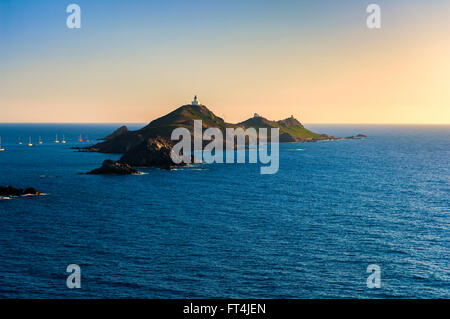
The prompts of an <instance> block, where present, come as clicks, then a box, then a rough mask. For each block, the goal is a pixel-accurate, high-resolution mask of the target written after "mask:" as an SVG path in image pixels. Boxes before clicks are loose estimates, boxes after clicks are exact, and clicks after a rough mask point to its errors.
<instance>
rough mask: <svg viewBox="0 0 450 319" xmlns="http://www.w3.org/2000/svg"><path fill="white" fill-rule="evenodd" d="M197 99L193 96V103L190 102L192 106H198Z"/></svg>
mask: <svg viewBox="0 0 450 319" xmlns="http://www.w3.org/2000/svg"><path fill="white" fill-rule="evenodd" d="M198 104H199V103H198V99H197V95H196V96H194V101H192V105H198Z"/></svg>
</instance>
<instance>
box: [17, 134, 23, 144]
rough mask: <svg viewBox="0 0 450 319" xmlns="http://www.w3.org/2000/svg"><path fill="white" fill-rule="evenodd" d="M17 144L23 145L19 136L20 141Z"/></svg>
mask: <svg viewBox="0 0 450 319" xmlns="http://www.w3.org/2000/svg"><path fill="white" fill-rule="evenodd" d="M17 144H19V145H22V141H21V139H20V136H19V141H18V142H17Z"/></svg>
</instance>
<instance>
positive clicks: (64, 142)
mask: <svg viewBox="0 0 450 319" xmlns="http://www.w3.org/2000/svg"><path fill="white" fill-rule="evenodd" d="M61 143H62V144H66V138H65V137H64V135H63V139H62V141H61Z"/></svg>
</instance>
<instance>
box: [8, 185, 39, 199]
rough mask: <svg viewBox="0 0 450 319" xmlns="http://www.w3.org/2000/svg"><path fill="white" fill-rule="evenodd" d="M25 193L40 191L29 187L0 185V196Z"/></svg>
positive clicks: (31, 193)
mask: <svg viewBox="0 0 450 319" xmlns="http://www.w3.org/2000/svg"><path fill="white" fill-rule="evenodd" d="M26 195H35V196H38V195H42V193H41V192H39V191H37V190H36V189H34V188H32V187H30V188H26V189H20V188H15V187H12V186H6V187H1V186H0V196H2V197H12V196H26Z"/></svg>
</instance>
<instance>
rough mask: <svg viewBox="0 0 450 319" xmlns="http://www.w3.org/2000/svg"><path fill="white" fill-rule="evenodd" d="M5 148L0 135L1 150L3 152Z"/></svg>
mask: <svg viewBox="0 0 450 319" xmlns="http://www.w3.org/2000/svg"><path fill="white" fill-rule="evenodd" d="M4 150H5V149H4V148H3V147H2V137H1V136H0V152H3V151H4Z"/></svg>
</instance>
